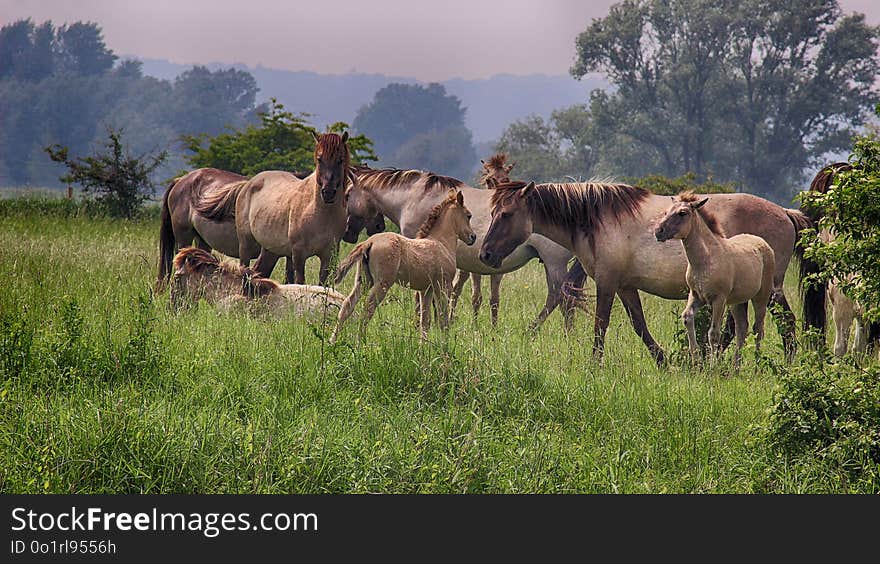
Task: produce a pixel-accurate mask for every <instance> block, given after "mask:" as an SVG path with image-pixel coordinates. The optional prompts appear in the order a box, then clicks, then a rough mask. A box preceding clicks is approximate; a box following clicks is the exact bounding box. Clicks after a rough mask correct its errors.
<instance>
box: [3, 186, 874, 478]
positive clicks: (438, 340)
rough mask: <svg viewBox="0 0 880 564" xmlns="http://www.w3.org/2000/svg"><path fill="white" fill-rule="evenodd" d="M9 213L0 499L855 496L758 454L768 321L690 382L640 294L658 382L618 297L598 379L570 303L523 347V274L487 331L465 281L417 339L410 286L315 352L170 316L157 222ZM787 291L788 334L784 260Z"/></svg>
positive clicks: (668, 316)
mask: <svg viewBox="0 0 880 564" xmlns="http://www.w3.org/2000/svg"><path fill="white" fill-rule="evenodd" d="M0 203H2V202H0ZM6 204H7V205H5V207H3V208H2V210H0V212H2V213H0V273H2V276H3V284H2V287H3V289H2V292H0V363H2V364H0V386H2V388H0V492H3V493H367V492H384V493H523V492H541V493H667V492H668V493H753V492H754V493H803V492H808V493H824V492H832V493H842V492H848V491H853V489H854V487H855V488H856V489H858V487H857V486H854V485H853V483H851V482H848V481H847V480H846V479H844V478H842V477H840V475H839V474H837V473H835V472H833V471H829V470H828V469H827V467H826V466H823V465H821V464H817V463H815V461H813V460H811V459H810V458H809V457H806V458H798V459H787V458H783V457H780V456H778V455H776V454H773V453H772V452H771V451H770V450H769V449H767V448H766V446H765V444H764V442H763V441H762V440H761V435H760V432H759V430H760V429H761V428H762V426H764V425H766V422H767V418H768V412H769V409H770V407H771V405H772V402H773V396H774V389H775V387H776V386H777V384H778V382H777V379H778V371H779V367H780V366H781V365H782V363H783V360H782V356H783V355H782V350H781V341H780V338H779V335H778V333H777V332H776V330H775V328H774V326H773V322H772V320H769V318H768V327H767V338H766V341H765V344H764V347H763V349H764V350H763V352H764V358H762V359H761V360H760V361H757V360H756V358H755V354H754V346H753V342H752V340H751V339H750V340H749V342H748V344H747V346H746V349H745V351H744V363H743V366H742V368H741V369H740V370H739V372H737V373H734V372H733V371H732V370H731V367H730V363H729V360H722V361H720V362H719V363H717V364H715V365H712V366H710V367H704V368H698V367H692V366H691V365H690V364H689V363H686V362H684V360H683V359H684V356H683V355H681V353H680V352H677V351H679V350H680V346H681V339H682V331H681V328H680V321H679V313H680V311H681V309H682V308H683V307H684V302H673V301H665V300H661V299H657V298H654V297H651V296H644V302H645V309H646V315H647V318H648V324H649V327H650V328H651V330H652V332H653V334H654V336H655V337H656V338H657V340H658V341H659V342H660V343H661V344H662V345H663V346H664V348H665V349H666V350H667V352H669V353H672V357H673V362H672V363H671V364H670V365H669V366H666V367H663V368H658V367H657V366H655V365H654V363H653V362H652V360H651V358H650V356H649V354H648V352H647V350H646V349H645V347H644V346H643V345H642V343H641V341H640V340H639V339H638V337H637V336H636V335H635V334H634V332H633V331H632V329H631V327H630V324H629V321H628V319H627V317H626V315H625V313H624V311H623V309H622V308H621V307H620V304H619V303H616V304H615V309H614V312H613V314H612V319H611V324H610V327H609V330H608V338H607V350H606V355H605V359H604V361H603V362H602V363H598V362H597V361H596V360H594V359H593V358H592V356H591V351H590V347H591V343H592V319H591V318H589V317H588V316H587V315H586V314H585V313H584V312H583V311H579V312H578V315H577V322H576V327H575V329H574V331H573V332H571V334H568V335H567V334H566V333H565V332H564V331H563V328H562V317H561V315H560V314H559V313H558V312H555V313H554V314H553V315H552V316H551V317H550V318H549V319H548V321H547V323H546V324H545V325H544V327H543V328H542V329H541V330H540V332H539V333H538V334H537V335H536V336H534V337H533V336H531V335H529V334H528V333H527V327H528V324H529V323H530V322H531V321H532V320H533V319H534V317H535V316H536V315H537V313H538V311H539V310H540V308H541V306H542V305H543V301H544V297H545V294H546V285H545V283H544V276H543V271H542V268H541V266H540V264H539V263H538V262H537V261H533V262H531V263H530V264H529V265H528V266H527V267H526V268H524V269H522V270H520V271H517V272H514V273H512V274H509V275H507V276H506V277H505V278H504V282H503V283H502V296H501V310H500V319H499V325H498V327H497V328H493V327H492V325H491V323H490V320H489V308H488V295H487V296H486V299H485V300H484V306H483V308H482V310H481V311H480V313H479V315H478V317H477V318H476V319H474V318H473V316H472V315H471V311H470V285H468V286H466V288H465V293H464V295H463V297H462V300H461V301H460V303H459V306H458V309H457V311H456V315H455V318H454V322H453V324H452V327H451V329H450V331H449V332H448V333H447V334H444V333H442V332H441V331H438V330H436V329H434V328H432V330H431V334H430V339H429V342H427V343H421V342H420V341H419V338H418V331H417V330H416V327H415V324H414V320H415V316H414V312H413V297H412V293H411V292H410V291H409V290H407V289H404V288H400V287H395V288H394V289H393V290H392V291H391V292H390V294H389V297H388V299H387V300H386V301H385V302H384V303H383V304H382V305H381V306H380V308H379V310H378V312H377V315H376V317H375V318H374V319H373V321H372V323H371V324H370V325H369V326H368V328H367V331H366V337H365V339H364V340H363V341H359V340H358V331H357V323H356V322H355V320H354V319H353V320H352V323H350V324H349V325H348V326H347V328H346V331H345V332H344V333H343V337H342V339H341V341H340V343H338V344H337V345H336V346H333V347H331V346H329V344H328V342H327V341H328V339H329V335H330V332H331V331H332V328H333V323H334V322H335V319H326V320H317V321H311V322H309V321H304V320H301V319H296V318H291V319H286V320H282V321H277V320H271V319H266V318H258V317H257V318H255V317H248V316H245V315H240V314H228V315H227V314H219V313H218V312H217V310H216V309H215V308H214V307H212V306H211V305H209V304H204V303H202V304H199V305H198V307H196V308H193V309H191V310H188V311H184V312H181V313H174V312H172V311H171V310H170V308H169V307H168V295H167V293H160V294H154V293H153V292H152V286H153V283H154V281H155V276H156V258H157V234H158V221H157V220H155V219H149V220H142V221H129V222H126V221H117V220H110V219H95V218H86V217H81V216H79V215H78V214H76V213H74V212H71V211H70V210H68V209H67V208H66V207H65V205H64V204H63V203H58V205H52V206H50V205H38V204H37V203H34V204H33V205H32V206H29V205H25V204H21V205H11V204H9V200H7V201H6ZM65 210H66V211H65ZM350 248H351V246H350V245H346V244H344V243H343V245H342V252H343V253H345V252H347V251H348V250H349V249H350ZM313 261H314V262H313ZM282 276H283V261H282V263H281V264H279V266H278V267H277V268H276V271H275V273H274V278H276V279H277V280H281V279H282ZM316 279H317V261H316V259H310V262H309V264H308V282H310V283H316ZM352 283H353V280H352V276H351V275H349V278H348V279H346V280H345V281H344V283H343V284H342V287H341V291H343V292H347V291H348V290H349V289H350V288H351V285H352ZM484 286H485V291H486V292H487V294H488V284H485V285H484ZM787 294H788V297H789V300H790V301H791V302H792V305H793V307H794V308H795V312H796V314H797V315H798V318H799V319H800V301H799V297H798V292H797V290H796V278H795V265H792V269H791V271H790V272H789V279H788V287H787ZM362 303H363V302H362ZM727 358H728V359H729V354H728V357H727Z"/></svg>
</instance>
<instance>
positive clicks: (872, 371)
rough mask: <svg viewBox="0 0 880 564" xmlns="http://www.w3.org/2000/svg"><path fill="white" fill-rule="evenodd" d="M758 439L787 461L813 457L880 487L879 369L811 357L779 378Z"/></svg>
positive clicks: (850, 475)
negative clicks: (768, 415) (764, 424)
mask: <svg viewBox="0 0 880 564" xmlns="http://www.w3.org/2000/svg"><path fill="white" fill-rule="evenodd" d="M763 438H764V440H765V442H766V445H767V446H768V447H769V448H770V450H771V451H773V452H775V453H776V454H778V455H781V456H782V457H784V458H786V459H796V458H801V457H803V456H809V457H813V458H815V459H818V460H820V461H821V462H822V463H824V464H827V465H828V466H829V467H830V468H833V469H835V470H836V471H837V473H839V474H842V475H844V476H845V477H847V479H849V480H854V481H861V482H867V483H868V484H870V488H869V489H871V490H875V491H876V490H877V489H878V488H880V366H878V365H877V364H871V365H868V366H866V367H859V366H857V365H855V364H852V363H850V362H848V361H847V360H842V361H840V362H838V363H836V364H828V363H826V362H823V359H822V357H821V355H820V354H818V353H814V354H812V355H811V356H809V357H807V358H806V359H804V360H802V361H801V362H800V363H798V364H796V365H793V366H791V367H789V369H788V370H784V371H782V373H781V374H780V379H779V385H778V387H777V390H776V391H775V393H774V397H773V403H772V407H771V410H770V417H769V420H768V422H767V425H766V427H764V428H763Z"/></svg>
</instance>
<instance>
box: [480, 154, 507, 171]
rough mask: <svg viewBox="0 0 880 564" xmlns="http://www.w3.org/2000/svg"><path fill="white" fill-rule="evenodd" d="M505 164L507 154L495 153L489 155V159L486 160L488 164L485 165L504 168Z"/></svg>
mask: <svg viewBox="0 0 880 564" xmlns="http://www.w3.org/2000/svg"><path fill="white" fill-rule="evenodd" d="M505 164H507V154H506V153H495V154H494V155H492V156H491V157H489V160H488V161H486V164H485V165H483V166H485V167H486V168H503V167H504V165H505Z"/></svg>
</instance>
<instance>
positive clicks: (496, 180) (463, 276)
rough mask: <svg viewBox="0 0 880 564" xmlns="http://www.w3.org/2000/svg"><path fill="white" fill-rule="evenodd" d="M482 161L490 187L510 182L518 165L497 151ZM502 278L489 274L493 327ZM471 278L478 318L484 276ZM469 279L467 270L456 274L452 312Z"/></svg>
mask: <svg viewBox="0 0 880 564" xmlns="http://www.w3.org/2000/svg"><path fill="white" fill-rule="evenodd" d="M480 163H482V165H483V172H482V173H481V174H480V184H482V185H483V186H485V187H486V188H489V189H492V188H495V187H496V186H498V185H499V184H503V183H505V182H510V171H511V170H513V167H514V166H515V165H516V163H515V162H513V163H510V164H507V155H506V154H504V153H496V154H494V155H492V157H490V158H489V161H488V162H486V161H484V160H482V159H480ZM502 278H504V275H503V274H490V275H489V288H490V293H489V313H490V316H491V319H492V326H493V327H494V326H496V325H498V306H499V304H500V302H501V279H502ZM470 279H471V287H472V289H473V292H472V295H471V307H472V308H473V310H474V317H475V318H476V316H477V314H478V313H479V312H480V306H481V305H483V288H482V276H481V275H479V274H476V273H470ZM467 280H468V272H467V271H464V270H459V271H458V274H456V275H455V281H454V282H453V284H452V303H451V305H450V307H449V309H450V310H451V311H452V312H455V305H456V304H457V303H458V298H459V296H460V295H461V291H462V289H463V288H464V285H465V283H466V282H467Z"/></svg>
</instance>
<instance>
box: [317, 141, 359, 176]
mask: <svg viewBox="0 0 880 564" xmlns="http://www.w3.org/2000/svg"><path fill="white" fill-rule="evenodd" d="M318 152H320V153H322V155H324V156H326V157H327V158H328V159H330V160H331V161H335V160H336V159H340V158H341V160H342V162H343V163H344V167H345V168H344V170H349V169H350V168H351V153H350V152H349V150H348V145H347V144H346V142H345V141H343V140H342V135H339V134H338V133H322V134H320V135H318V139H317V144H316V145H315V167H317V166H318Z"/></svg>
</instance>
